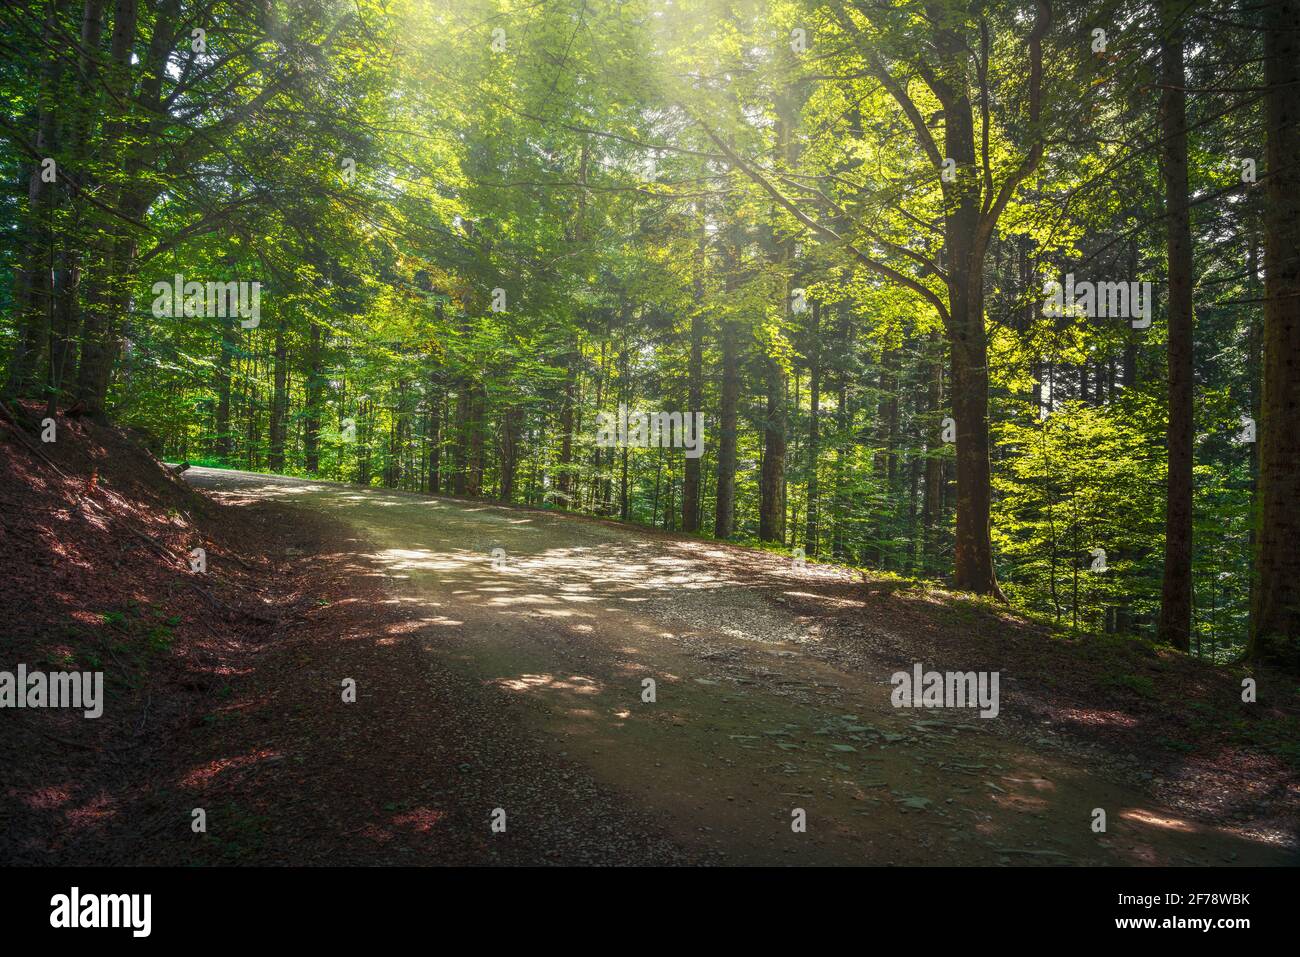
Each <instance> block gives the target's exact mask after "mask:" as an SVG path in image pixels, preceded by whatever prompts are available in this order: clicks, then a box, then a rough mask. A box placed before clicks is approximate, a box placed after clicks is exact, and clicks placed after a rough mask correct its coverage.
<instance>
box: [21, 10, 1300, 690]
mask: <svg viewBox="0 0 1300 957" xmlns="http://www.w3.org/2000/svg"><path fill="white" fill-rule="evenodd" d="M0 46H2V48H3V55H4V58H3V64H2V65H0V137H3V144H4V145H3V150H2V151H0V179H2V180H3V183H4V191H3V195H2V199H0V219H2V223H3V228H0V272H3V274H4V275H3V276H2V277H0V392H2V396H0V398H2V401H3V404H4V409H5V414H6V415H7V416H12V417H16V418H20V419H23V420H25V422H26V423H27V424H28V426H29V427H30V429H31V434H32V435H33V436H35V435H36V434H37V433H39V432H40V431H41V430H42V428H43V427H47V428H49V429H53V430H55V431H57V429H58V428H60V427H62V423H64V422H66V421H67V420H69V419H70V418H76V417H84V418H86V419H88V420H91V421H96V422H108V421H111V422H113V423H115V424H118V425H121V426H125V427H128V428H130V429H132V430H134V433H135V434H136V435H138V436H140V438H141V440H142V441H143V442H144V443H145V444H146V445H147V446H148V447H149V448H150V449H151V450H152V451H153V452H154V453H155V454H156V455H157V456H159V457H160V458H165V459H166V460H168V461H176V462H180V461H185V462H188V463H191V464H193V465H196V466H217V467H222V468H232V469H239V470H247V471H255V472H268V473H280V474H284V475H293V476H305V477H313V478H320V479H326V480H334V481H341V482H348V483H359V484H360V485H363V486H375V487H383V488H387V489H399V490H408V491H412V492H420V493H432V494H438V495H446V496H455V497H460V498H466V499H481V500H485V501H491V502H497V503H505V504H513V505H521V506H532V507H535V508H542V509H548V510H554V511H557V512H572V513H580V514H585V515H593V516H602V517H605V518H609V519H616V520H620V521H622V522H627V523H636V524H640V525H643V526H652V527H656V528H659V529H662V530H665V531H667V532H672V533H680V534H683V535H693V536H699V537H701V538H706V539H717V540H729V541H733V542H737V543H743V544H749V545H754V546H757V547H760V548H766V549H770V550H773V551H777V552H780V553H782V554H786V555H788V554H791V553H793V554H794V555H796V556H798V557H799V558H802V559H806V560H807V561H808V562H809V563H810V564H811V563H812V562H814V561H819V562H832V563H838V564H840V565H845V566H850V567H853V568H860V569H867V570H870V571H871V572H872V573H875V574H880V575H886V576H897V577H898V578H899V579H905V580H914V579H919V580H925V581H934V582H939V583H942V584H944V585H946V586H947V587H950V588H952V589H954V590H956V591H960V592H968V593H973V594H974V595H976V596H982V597H983V598H984V599H986V600H987V601H989V602H990V603H993V604H1003V603H1005V604H1008V605H1010V606H1011V607H1012V608H1014V609H1016V610H1017V611H1018V612H1020V613H1023V614H1026V615H1029V616H1032V617H1034V618H1038V619H1040V620H1042V621H1043V622H1045V623H1050V624H1051V625H1053V626H1057V627H1059V628H1060V629H1063V630H1065V631H1068V632H1070V633H1077V634H1094V635H1131V636H1140V637H1143V638H1146V639H1150V640H1152V641H1155V642H1158V643H1161V644H1165V645H1169V646H1171V647H1172V648H1174V649H1176V650H1179V651H1182V652H1185V653H1187V654H1188V655H1191V656H1194V657H1197V658H1202V659H1205V660H1206V661H1207V662H1211V663H1226V662H1230V661H1237V660H1240V659H1242V658H1243V657H1245V658H1248V659H1252V660H1257V661H1269V662H1273V663H1276V664H1281V665H1283V666H1286V667H1288V668H1292V669H1294V668H1297V667H1300V509H1298V508H1297V507H1296V499H1297V495H1298V494H1300V430H1297V428H1296V417H1297V415H1298V414H1300V408H1298V406H1300V159H1298V158H1300V2H1297V0H1194V2H1189V0H1101V2H1087V3H1085V2H1078V0H829V2H827V0H761V2H760V0H10V2H7V3H6V4H5V5H4V6H3V9H0ZM696 422H698V423H699V431H698V442H697V443H696V442H695V438H696V437H697V436H696V435H695V433H692V432H690V430H691V429H692V428H693V427H694V424H695V423H696ZM615 423H617V427H615ZM683 438H684V439H685V441H682V440H683ZM693 444H694V447H692V445H693Z"/></svg>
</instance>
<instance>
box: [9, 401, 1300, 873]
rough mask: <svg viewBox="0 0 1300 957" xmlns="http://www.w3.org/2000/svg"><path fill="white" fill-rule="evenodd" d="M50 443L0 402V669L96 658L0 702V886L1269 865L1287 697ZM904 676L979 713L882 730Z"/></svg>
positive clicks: (765, 562)
mask: <svg viewBox="0 0 1300 957" xmlns="http://www.w3.org/2000/svg"><path fill="white" fill-rule="evenodd" d="M60 429H61V432H60V439H59V441H58V442H56V443H52V444H50V445H47V446H44V447H43V448H41V452H40V453H39V454H37V453H34V452H33V450H32V449H33V447H39V445H38V444H37V446H33V445H32V444H31V443H32V442H33V437H32V436H31V435H30V434H28V435H25V436H24V439H25V441H23V440H20V439H19V438H18V436H17V430H15V429H14V428H13V427H12V426H11V425H10V424H9V423H8V422H6V421H5V420H4V418H3V415H2V414H0V523H2V524H0V576H2V577H3V580H4V581H5V582H6V588H5V591H4V597H3V600H0V615H3V621H4V622H6V625H5V626H4V627H5V640H4V642H3V645H2V646H0V647H2V648H3V652H4V654H3V659H0V670H2V669H12V668H13V667H14V666H15V664H16V663H17V662H20V661H21V662H25V663H27V664H28V667H29V668H33V669H35V668H38V667H48V668H49V669H51V670H55V669H59V668H73V667H77V668H92V667H94V668H101V667H102V669H103V670H104V671H105V672H106V679H107V684H108V687H109V703H108V706H107V707H106V709H105V714H104V717H103V718H100V719H94V720H86V719H83V718H80V717H79V716H73V715H72V714H69V713H66V712H63V713H59V712H54V711H48V710H47V711H42V712H26V713H23V712H15V711H5V712H0V759H2V760H3V762H4V766H5V767H6V776H5V780H4V781H3V782H0V861H4V862H7V863H124V864H125V863H185V864H238V863H250V864H276V863H319V864H381V863H385V864H464V863H588V862H589V863H629V864H659V863H734V864H762V863H788V864H836V863H843V864H891V863H892V864H1003V865H1023V864H1185V865H1202V864H1281V863H1292V864H1294V863H1296V862H1297V860H1298V858H1297V852H1296V845H1295V840H1296V833H1297V828H1296V824H1297V821H1300V775H1298V774H1297V771H1296V767H1295V764H1294V748H1295V744H1296V716H1297V713H1298V712H1300V707H1298V706H1297V701H1296V698H1295V695H1296V689H1295V682H1294V680H1290V681H1287V680H1285V679H1284V678H1282V677H1281V676H1277V675H1272V674H1265V673H1260V674H1256V678H1257V679H1258V681H1259V686H1260V702H1259V703H1257V704H1253V705H1247V704H1244V703H1242V702H1241V700H1240V682H1241V676H1242V674H1243V672H1241V671H1240V670H1239V669H1231V668H1222V669H1212V668H1209V667H1207V666H1205V665H1203V664H1201V663H1199V662H1196V661H1194V660H1189V659H1186V658H1183V657H1181V656H1178V655H1174V654H1172V653H1168V652H1165V651H1161V650H1157V649H1152V648H1150V647H1149V646H1147V645H1145V644H1143V643H1141V642H1136V641H1120V640H1116V639H1109V640H1103V639H1091V638H1063V637H1061V636H1059V635H1054V634H1051V633H1049V632H1047V631H1045V630H1044V629H1043V628H1042V627H1040V626H1038V625H1035V624H1033V623H1030V622H1027V621H1025V620H1023V619H1021V618H1019V617H1017V616H1015V615H1014V614H1012V613H1010V612H1008V611H1006V610H1004V609H1000V608H997V607H993V606H990V605H987V604H984V603H982V602H978V601H972V600H970V599H964V598H962V597H961V596H955V595H950V594H947V593H944V592H941V591H938V590H935V589H932V588H924V587H917V586H914V585H909V584H906V583H900V582H895V581H891V580H888V579H883V578H880V579H877V578H871V577H867V578H865V579H864V578H863V577H862V576H861V575H859V574H856V573H850V572H849V571H847V570H845V569H840V568H836V567H831V566H825V565H818V564H816V563H813V562H809V563H808V564H807V565H805V566H803V567H795V566H794V564H793V563H792V562H791V560H790V559H789V558H788V557H787V558H783V557H781V556H778V555H775V554H771V553H764V552H758V551H754V550H750V549H744V548H739V547H733V546H728V545H720V544H718V543H715V542H709V541H704V540H698V539H692V538H689V537H682V536H677V535H670V534H665V533H661V532H655V531H653V530H647V529H642V528H636V527H630V526H623V525H618V524H615V523H612V522H604V521H599V520H592V519H581V518H574V517H568V516H562V515H556V514H554V513H551V512H541V511H535V510H527V509H518V508H505V507H499V506H493V505H488V504H483V503H475V502H466V501H459V500H454V499H448V498H433V497H428V496H419V495H412V494H406V493H398V492H391V491H383V490H377V489H360V488H355V487H351V486H346V485H338V484H333V483H327V482H316V481H309V480H303V479H290V478H282V477H276V476H267V475H257V474H252V473H243V472H233V471H215V470H207V469H192V470H190V471H189V472H188V473H186V475H185V480H186V482H182V481H178V480H176V479H174V478H172V477H171V476H169V475H167V474H166V473H165V472H164V471H163V470H162V469H161V468H160V467H159V466H158V465H157V463H156V462H155V461H154V460H153V459H152V458H151V457H150V456H148V455H147V453H144V452H142V451H140V450H139V449H138V448H137V447H136V446H134V444H133V443H131V442H130V441H129V440H127V439H126V438H124V437H122V436H121V435H120V434H119V433H116V432H115V431H113V430H109V429H96V428H94V427H92V426H89V425H86V424H81V423H77V422H75V421H70V422H68V423H67V425H66V427H65V425H64V424H63V423H62V422H61V425H60ZM42 456H44V457H42ZM46 459H48V460H49V461H47V460H46ZM56 467H57V468H58V469H59V470H60V472H61V473H62V474H59V473H56V472H55V471H54V469H55V468H56ZM187 483H188V485H187ZM189 486H194V487H196V488H200V489H203V490H204V492H203V493H199V492H195V491H192V490H191V489H190V488H189ZM145 538H149V539H151V540H152V541H153V544H147V543H146V542H145ZM196 545H202V546H203V547H205V548H206V549H207V553H208V569H207V572H206V574H204V575H196V574H193V573H191V572H190V571H189V569H188V561H187V559H186V553H187V552H188V549H190V548H193V547H195V546H196ZM497 549H501V550H502V551H495V550H497ZM494 552H495V554H494ZM200 582H201V584H200ZM917 662H920V663H921V664H923V665H924V667H925V668H926V669H927V670H928V669H936V670H940V671H945V670H960V671H972V670H973V671H981V670H996V671H998V672H999V673H1000V678H1001V682H1000V690H1001V702H1000V713H999V715H998V717H997V718H994V719H982V718H980V717H979V715H978V713H977V712H976V711H974V710H966V711H958V710H955V709H927V710H910V709H897V708H894V707H892V705H891V703H890V693H891V691H892V687H891V685H890V683H889V677H890V675H891V674H892V673H893V672H895V671H900V670H901V671H909V672H910V671H911V669H912V666H913V664H914V663H917ZM645 678H652V679H654V681H655V692H656V694H655V699H656V700H655V701H654V702H647V701H644V700H643V696H642V692H643V680H644V679H645ZM345 679H352V680H354V681H355V684H356V700H355V702H345V701H343V695H342V686H343V683H344V680H345ZM1288 748H1289V749H1290V751H1289V752H1288ZM194 808H203V809H204V811H205V812H206V822H207V830H206V832H205V833H195V832H194V831H193V830H192V828H191V816H192V811H193V809H194ZM498 808H499V809H502V810H504V812H505V819H506V830H505V832H504V833H494V832H493V831H492V829H491V827H490V825H491V821H492V815H493V811H494V810H495V809H498ZM796 808H800V809H803V811H804V812H805V813H806V819H807V830H806V833H795V832H794V831H793V830H792V829H791V821H792V811H793V810H794V809H796ZM1096 808H1101V809H1103V810H1105V812H1106V817H1107V828H1106V831H1105V832H1104V833H1096V832H1094V831H1093V828H1092V824H1093V820H1094V816H1093V812H1094V809H1096Z"/></svg>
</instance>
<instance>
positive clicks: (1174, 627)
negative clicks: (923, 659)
mask: <svg viewBox="0 0 1300 957" xmlns="http://www.w3.org/2000/svg"><path fill="white" fill-rule="evenodd" d="M1186 5H1187V4H1186V0H1162V2H1161V5H1160V19H1161V33H1162V36H1163V38H1164V43H1163V46H1162V48H1161V51H1160V73H1161V83H1162V86H1163V91H1162V93H1161V97H1160V123H1161V130H1162V133H1163V137H1162V148H1161V154H1162V155H1161V165H1162V167H1163V173H1164V181H1165V213H1166V216H1167V220H1166V222H1167V236H1166V244H1167V251H1168V256H1169V309H1168V315H1169V344H1168V350H1167V351H1168V356H1169V424H1168V430H1167V432H1166V442H1167V445H1168V452H1169V479H1168V486H1167V496H1166V504H1165V567H1164V582H1163V584H1162V586H1161V592H1160V622H1159V625H1158V626H1157V629H1156V637H1157V639H1158V640H1160V641H1164V642H1167V643H1169V644H1170V645H1172V646H1173V647H1175V648H1177V649H1179V650H1181V651H1186V650H1187V649H1188V648H1189V647H1190V646H1191V634H1192V227H1191V215H1190V210H1189V207H1188V203H1187V198H1188V193H1187V111H1186V100H1187V95H1186V93H1185V92H1184V88H1185V87H1186V80H1185V78H1184V75H1183V25H1182V24H1183V20H1184V12H1185V8H1186Z"/></svg>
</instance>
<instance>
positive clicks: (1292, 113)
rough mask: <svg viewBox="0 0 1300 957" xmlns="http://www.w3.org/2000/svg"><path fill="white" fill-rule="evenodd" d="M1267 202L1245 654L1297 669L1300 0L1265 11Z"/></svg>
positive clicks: (1274, 2) (1277, 2) (1275, 3)
mask: <svg viewBox="0 0 1300 957" xmlns="http://www.w3.org/2000/svg"><path fill="white" fill-rule="evenodd" d="M1264 25H1265V32H1264V77H1265V83H1266V85H1267V87H1268V91H1267V93H1266V94H1265V115H1266V117H1267V122H1266V123H1265V127H1266V128H1267V130H1268V145H1267V163H1268V180H1267V183H1268V186H1267V189H1268V194H1267V195H1268V202H1267V203H1266V204H1265V237H1264V383H1263V399H1262V404H1261V405H1262V407H1261V410H1260V424H1259V426H1260V427H1259V429H1258V430H1257V433H1256V437H1257V439H1258V441H1259V518H1258V536H1257V546H1256V558H1255V569H1256V587H1255V600H1254V606H1253V608H1252V615H1251V625H1252V628H1251V633H1250V639H1249V642H1248V644H1247V647H1246V653H1247V655H1248V656H1249V657H1250V658H1252V659H1254V660H1258V661H1271V662H1276V663H1279V664H1283V665H1286V666H1287V667H1289V668H1291V669H1292V670H1296V669H1297V668H1298V667H1300V508H1298V507H1297V504H1296V503H1297V502H1300V429H1297V428H1296V423H1297V421H1300V167H1297V165H1296V157H1297V156H1300V0H1271V2H1270V3H1269V4H1268V6H1267V7H1266V9H1265V13H1264Z"/></svg>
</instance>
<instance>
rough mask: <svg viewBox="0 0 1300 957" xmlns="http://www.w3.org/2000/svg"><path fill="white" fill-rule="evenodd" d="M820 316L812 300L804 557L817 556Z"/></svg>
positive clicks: (820, 313)
mask: <svg viewBox="0 0 1300 957" xmlns="http://www.w3.org/2000/svg"><path fill="white" fill-rule="evenodd" d="M821 316H822V304H821V303H820V302H817V301H816V300H814V301H813V304H812V317H811V318H810V319H809V329H808V333H809V337H808V342H809V346H808V365H809V370H810V371H809V381H808V392H809V395H808V483H807V487H808V514H807V516H806V517H805V519H804V534H803V538H804V551H805V553H806V554H808V555H813V556H815V555H816V554H817V537H818V533H819V530H818V528H817V522H818V518H819V508H818V501H817V499H818V496H819V495H820V489H819V486H818V483H817V453H818V446H819V443H820V441H821V438H820V435H819V432H818V430H819V428H820V424H821V423H820V412H821V409H820V406H821V401H822V356H821V351H822V345H821Z"/></svg>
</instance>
